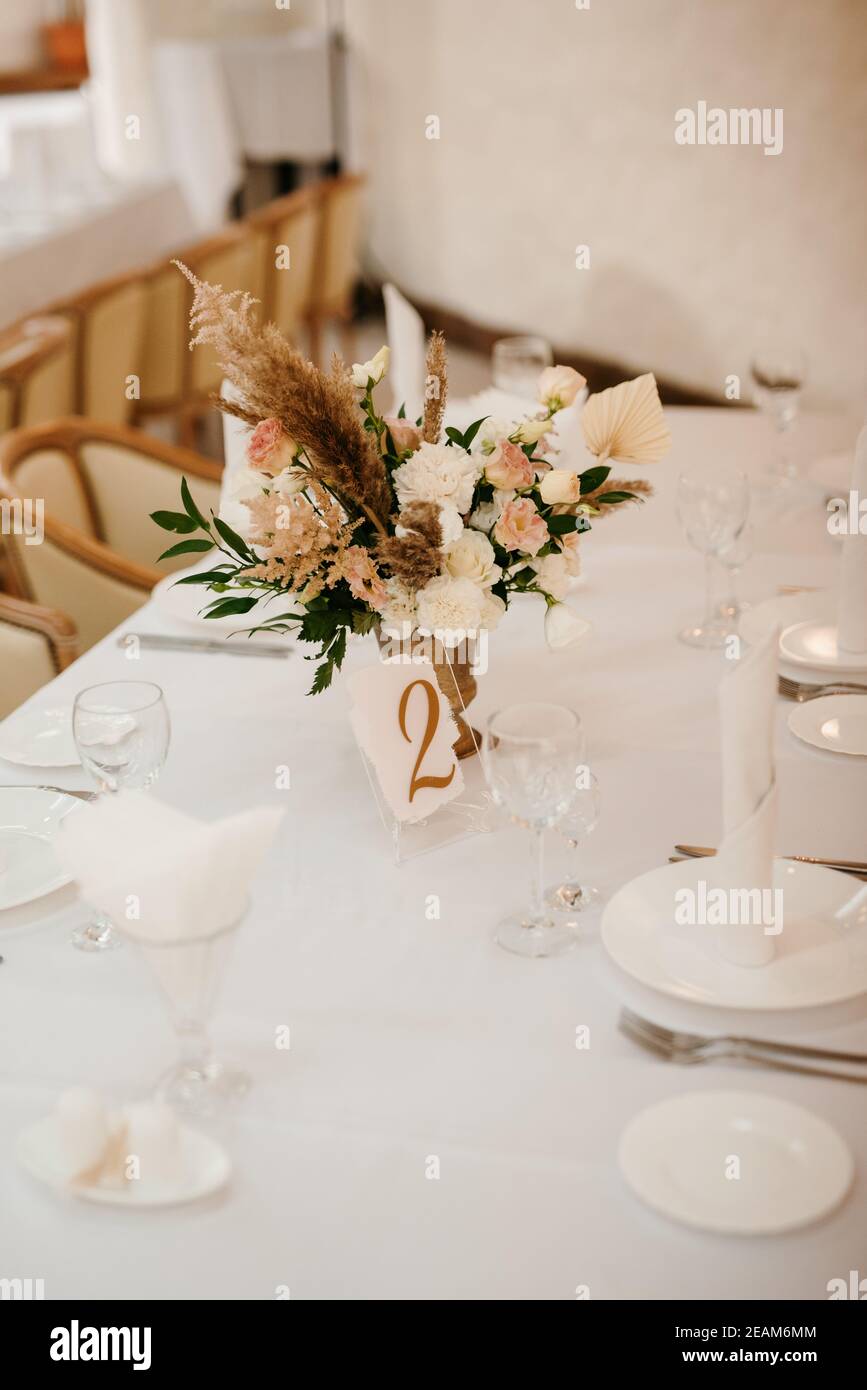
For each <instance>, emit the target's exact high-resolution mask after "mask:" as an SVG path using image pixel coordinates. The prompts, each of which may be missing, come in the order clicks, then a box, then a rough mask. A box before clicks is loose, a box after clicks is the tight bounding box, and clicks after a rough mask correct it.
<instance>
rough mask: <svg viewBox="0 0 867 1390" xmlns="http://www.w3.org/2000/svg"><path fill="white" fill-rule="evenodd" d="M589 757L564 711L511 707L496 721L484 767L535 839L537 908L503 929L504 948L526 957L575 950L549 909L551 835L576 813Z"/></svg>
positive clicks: (497, 797) (533, 904)
mask: <svg viewBox="0 0 867 1390" xmlns="http://www.w3.org/2000/svg"><path fill="white" fill-rule="evenodd" d="M583 757H584V732H583V729H582V727H581V720H580V719H579V718H578V715H577V714H575V712H574V711H573V710H571V709H567V708H566V707H565V706H564V705H553V704H544V703H532V704H520V705H510V706H508V707H507V708H506V709H503V710H500V711H499V712H498V713H497V714H493V715H491V717H490V719H489V720H488V724H487V728H486V730H485V737H484V740H483V744H482V760H483V763H484V768H485V775H486V777H487V780H488V786H489V788H490V792H491V795H492V797H493V799H494V801H495V802H496V804H497V805H498V806H501V807H503V808H504V809H505V810H506V811H507V812H508V813H509V815H510V816H511V819H512V820H513V821H514V822H515V823H516V824H518V825H524V826H526V827H527V828H528V829H529V830H530V831H531V836H532V839H531V846H532V879H531V898H530V906H529V908H528V909H527V911H526V912H522V913H517V914H514V915H512V916H509V917H507V918H505V919H504V920H503V921H502V922H501V923H500V925H499V927H498V929H497V941H498V942H499V944H500V945H501V946H502V947H504V949H505V950H507V951H514V952H515V953H516V954H517V955H519V956H553V955H559V954H560V953H561V952H563V951H568V950H569V949H570V948H571V947H572V946H574V945H575V941H576V938H575V933H574V931H572V930H571V928H570V927H569V926H568V925H562V924H558V923H556V922H555V920H554V918H553V916H552V914H551V913H550V911H549V910H548V908H547V907H546V905H545V900H544V888H543V832H544V831H545V830H546V829H548V828H549V827H551V826H553V825H556V824H557V822H558V821H559V820H560V818H561V817H562V816H563V815H564V814H565V813H566V812H567V811H568V810H569V808H570V807H571V805H572V803H573V801H574V799H575V796H576V794H577V791H578V787H579V784H580V773H581V768H582V765H583Z"/></svg>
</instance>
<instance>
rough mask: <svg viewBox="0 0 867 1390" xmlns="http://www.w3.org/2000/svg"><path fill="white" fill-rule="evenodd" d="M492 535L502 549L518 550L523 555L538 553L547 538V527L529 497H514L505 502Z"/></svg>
mask: <svg viewBox="0 0 867 1390" xmlns="http://www.w3.org/2000/svg"><path fill="white" fill-rule="evenodd" d="M494 536H495V538H496V539H497V540H498V541H499V543H500V545H501V546H502V547H503V548H504V550H520V551H521V552H522V554H525V555H538V553H539V551H540V550H541V549H542V546H543V545H544V544H545V542H546V541H547V540H549V536H548V527H547V526H546V525H545V522H544V520H543V519H542V517H541V516H540V515H539V513H538V511H537V510H536V504H535V502H532V501H531V500H530V498H529V497H516V498H515V499H514V501H512V502H507V503H506V506H505V507H504V508H503V512H502V515H501V517H500V519H499V521H498V522H497V524H496V526H495V527H494Z"/></svg>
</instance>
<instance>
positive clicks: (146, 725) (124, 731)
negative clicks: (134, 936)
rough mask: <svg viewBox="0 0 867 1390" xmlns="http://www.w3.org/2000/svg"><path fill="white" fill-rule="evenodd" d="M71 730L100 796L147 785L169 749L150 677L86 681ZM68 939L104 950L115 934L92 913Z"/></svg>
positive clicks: (165, 716)
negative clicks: (138, 679) (102, 683)
mask: <svg viewBox="0 0 867 1390" xmlns="http://www.w3.org/2000/svg"><path fill="white" fill-rule="evenodd" d="M72 735H73V738H74V740H75V747H76V750H77V752H78V756H79V757H80V759H81V763H82V766H83V767H85V768H87V770H88V772H89V773H90V774H91V775H92V776H93V777H94V778H95V779H96V782H97V784H98V786H99V793H100V795H102V796H110V795H112V794H113V793H114V792H118V791H120V790H121V789H122V788H129V789H144V788H146V787H150V786H151V785H152V784H153V783H154V782H155V781H156V779H157V777H158V776H159V774H160V772H161V771H162V767H163V764H164V763H165V760H166V755H167V753H168V751H169V740H170V738H171V726H170V723H169V712H168V709H167V707H166V702H165V696H164V695H163V692H162V690H161V689H160V687H159V686H158V685H153V684H152V683H151V682H150V681H110V682H108V683H106V684H104V685H91V686H88V688H87V689H86V690H82V691H79V693H78V695H76V697H75V703H74V705H73V707H72ZM72 944H73V946H77V947H78V948H79V949H80V950H82V951H104V950H107V949H108V948H109V947H111V946H116V945H117V944H118V935H117V933H116V932H115V930H114V928H113V927H112V925H111V922H110V921H109V919H108V918H107V917H106V916H105V914H104V913H101V912H96V913H94V915H93V916H92V918H91V919H90V921H89V922H88V923H87V925H86V926H84V927H77V928H76V930H75V931H74V932H73V935H72Z"/></svg>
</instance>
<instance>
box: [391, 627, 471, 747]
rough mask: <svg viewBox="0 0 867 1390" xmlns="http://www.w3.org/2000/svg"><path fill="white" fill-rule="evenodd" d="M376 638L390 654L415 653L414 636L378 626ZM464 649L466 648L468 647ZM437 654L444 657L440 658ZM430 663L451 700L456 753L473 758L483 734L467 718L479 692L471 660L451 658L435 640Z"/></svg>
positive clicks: (442, 688) (445, 693)
mask: <svg viewBox="0 0 867 1390" xmlns="http://www.w3.org/2000/svg"><path fill="white" fill-rule="evenodd" d="M376 640H377V642H378V643H379V646H380V650H381V651H385V649H386V648H388V650H389V653H390V654H391V655H394V654H395V653H396V652H397V650H398V649H399V650H400V651H402V652H405V653H406V654H407V655H410V654H411V653H412V652H413V641H412V638H410V639H409V641H401V640H398V639H396V638H395V637H394V636H389V635H388V634H387V633H383V632H382V631H381V629H380V628H379V627H377V628H376ZM416 650H417V649H416ZM462 650H465V647H464V648H462ZM438 657H441V658H442V659H441V660H440V659H437V658H438ZM431 664H432V666H433V669H434V674H435V676H436V678H437V685H438V686H439V688H440V690H441V691H442V693H443V694H444V695H445V697H446V699H447V700H448V702H449V707H450V708H451V712H452V716H453V718H454V721H455V724H456V725H457V729H458V737H457V738H456V739H455V741H454V743H453V744H452V747H453V748H454V750H455V755H456V757H458V758H461V759H462V758H471V757H472V756H473V755H474V754H475V753H477V752H478V751H479V749H480V748H481V746H482V736H481V734H480V733H479V732H478V731H477V730H476V729H474V728H473V727H472V725H471V724H468V723H467V720H466V719H465V718H464V713H465V711H466V709H467V707H468V706H469V704H470V701H471V700H474V699H475V698H476V694H477V692H478V685H477V684H476V678H475V676H474V675H473V672H472V666H471V663H470V661H469V659H464V660H463V661H459V660H458V659H457V658H454V659H452V658H451V657H450V656H449V653H448V652H447V651H446V649H445V648H444V647H442V646H440V644H439V643H436V644H435V648H434V658H433V659H432V661H431Z"/></svg>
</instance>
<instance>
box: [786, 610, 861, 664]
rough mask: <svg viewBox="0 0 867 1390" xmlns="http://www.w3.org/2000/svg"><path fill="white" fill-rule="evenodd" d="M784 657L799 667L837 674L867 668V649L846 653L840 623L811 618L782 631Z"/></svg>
mask: <svg viewBox="0 0 867 1390" xmlns="http://www.w3.org/2000/svg"><path fill="white" fill-rule="evenodd" d="M780 656H781V657H782V658H783V660H784V661H791V662H793V663H794V665H795V666H809V667H810V668H812V669H813V670H817V669H818V670H820V671H832V672H835V673H836V674H837V675H844V674H851V673H853V672H856V671H867V652H865V653H859V652H845V651H842V650H841V649H840V648H839V647H838V645H837V624H836V622H822V621H821V620H820V619H807V620H806V621H804V622H798V623H793V624H792V625H791V626H790V627H786V628H784V629H783V631H782V632H781V633H780Z"/></svg>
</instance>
